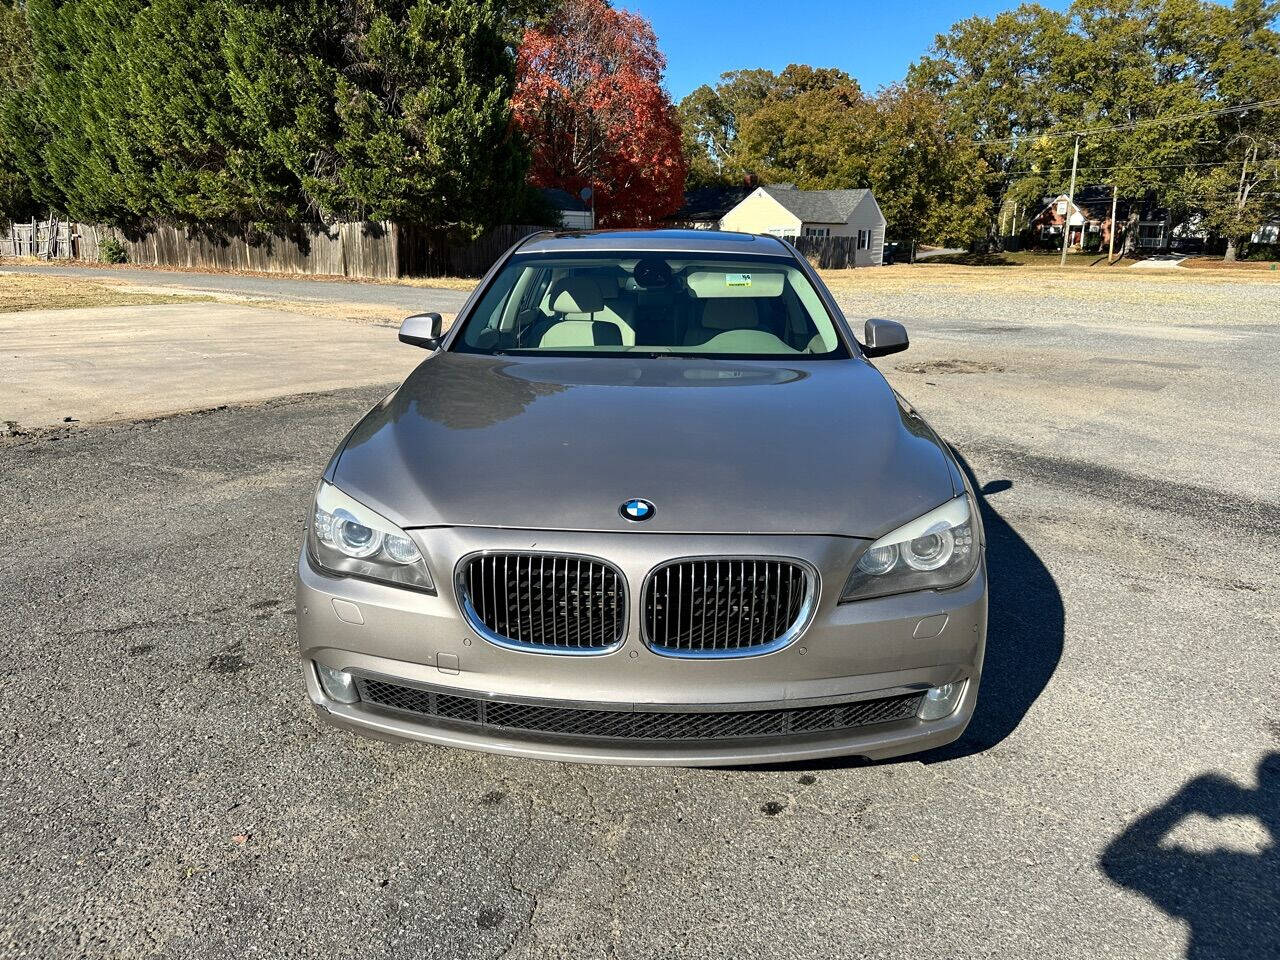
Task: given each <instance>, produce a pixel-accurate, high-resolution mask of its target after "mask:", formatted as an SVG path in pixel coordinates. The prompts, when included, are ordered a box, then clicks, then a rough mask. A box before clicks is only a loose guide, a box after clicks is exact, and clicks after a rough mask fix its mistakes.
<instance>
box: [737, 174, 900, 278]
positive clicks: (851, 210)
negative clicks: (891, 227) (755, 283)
mask: <svg viewBox="0 0 1280 960" xmlns="http://www.w3.org/2000/svg"><path fill="white" fill-rule="evenodd" d="M884 228H885V219H884V214H883V213H881V212H880V204H878V203H876V198H875V196H874V195H873V194H872V193H871V191H870V190H865V189H863V190H797V189H796V188H795V187H794V186H792V185H791V184H789V183H779V184H771V185H769V186H767V187H757V188H756V189H755V190H752V191H751V193H749V194H747V196H746V197H744V198H743V199H742V200H741V201H740V202H739V203H738V204H737V206H735V207H734V208H733V209H732V210H730V211H729V212H728V213H726V214H725V215H724V216H723V217H721V218H720V229H721V230H736V231H739V232H741V233H767V234H772V235H773V236H775V237H786V238H787V239H795V238H797V237H854V238H856V241H857V251H856V263H857V265H858V266H860V267H861V266H871V265H876V264H880V263H883V262H884Z"/></svg>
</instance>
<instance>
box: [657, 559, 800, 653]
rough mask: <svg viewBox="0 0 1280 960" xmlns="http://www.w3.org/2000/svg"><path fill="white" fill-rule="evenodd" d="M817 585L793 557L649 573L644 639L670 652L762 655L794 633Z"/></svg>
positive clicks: (687, 564)
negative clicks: (792, 559)
mask: <svg viewBox="0 0 1280 960" xmlns="http://www.w3.org/2000/svg"><path fill="white" fill-rule="evenodd" d="M813 589H814V583H813V576H812V575H811V574H810V573H809V572H808V570H807V568H805V567H804V566H802V565H801V564H799V563H796V562H794V561H790V560H775V559H768V558H759V559H750V558H733V557H726V558H716V557H713V558H708V559H702V560H679V561H677V562H675V563H669V564H667V565H666V566H663V567H659V568H658V569H657V570H655V571H653V573H652V574H650V576H649V580H648V584H647V585H646V587H645V592H644V610H643V614H644V628H645V637H646V639H647V640H648V642H649V645H650V646H651V647H653V648H654V649H655V650H657V651H658V652H660V653H666V654H670V655H673V656H689V657H705V656H721V657H733V656H743V655H750V654H755V653H764V652H767V651H769V650H773V649H777V648H778V647H781V646H785V645H786V644H787V643H789V642H790V641H791V640H792V639H794V638H795V636H796V633H797V631H798V628H799V627H800V626H802V625H803V621H804V619H805V615H806V613H807V612H808V611H807V602H808V600H809V598H810V596H811V595H812V591H813Z"/></svg>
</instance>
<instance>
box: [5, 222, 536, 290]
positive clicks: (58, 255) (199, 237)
mask: <svg viewBox="0 0 1280 960" xmlns="http://www.w3.org/2000/svg"><path fill="white" fill-rule="evenodd" d="M541 229H543V228H542V227H536V226H529V225H523V224H517V225H506V226H500V227H496V228H495V229H493V230H491V231H489V232H488V233H487V234H485V235H484V236H482V237H480V238H479V239H477V240H474V241H471V242H469V243H458V242H456V241H452V240H450V239H449V237H448V236H447V235H446V234H445V232H444V231H441V230H430V229H426V228H423V227H418V226H412V225H402V224H396V223H387V222H381V223H377V222H366V223H341V224H336V225H334V226H332V227H329V228H325V227H299V228H294V229H291V230H288V231H283V232H281V233H280V234H270V235H264V236H260V237H253V238H246V237H243V236H237V235H234V234H228V233H220V232H214V231H208V230H198V229H195V228H192V227H183V226H173V225H169V224H156V225H153V226H151V227H149V228H147V229H146V230H145V231H144V232H141V233H136V232H129V233H126V232H125V231H122V230H119V229H116V228H114V227H102V226H94V225H92V224H80V223H66V222H61V223H60V222H58V221H57V220H50V221H47V222H45V223H40V222H35V221H33V222H32V223H30V224H13V225H11V227H10V230H9V238H8V241H7V243H5V244H4V245H3V247H0V249H3V250H4V252H5V253H9V254H12V255H13V256H32V257H41V258H44V259H69V260H90V261H92V260H100V259H101V244H102V242H103V241H104V240H105V239H106V238H108V237H112V238H114V239H115V240H117V241H118V242H119V243H120V245H121V246H122V247H123V248H124V251H125V256H126V258H127V259H128V262H129V263H139V264H146V265H150V266H157V267H185V268H188V269H190V268H195V269H204V270H252V271H258V272H262V273H283V274H315V275H322V276H334V277H361V278H367V279H390V278H395V277H405V276H468V277H474V276H480V275H481V274H483V273H484V272H485V271H486V270H488V269H489V267H490V266H492V265H493V264H494V262H495V261H497V259H498V257H500V256H501V255H502V254H503V253H504V252H505V251H506V249H507V248H508V247H510V246H511V245H512V244H513V243H515V242H516V241H517V240H519V239H520V238H521V237H524V236H528V235H529V234H530V233H535V232H537V231H538V230H541ZM50 237H52V238H53V241H52V244H51V243H50Z"/></svg>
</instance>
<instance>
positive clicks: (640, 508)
mask: <svg viewBox="0 0 1280 960" xmlns="http://www.w3.org/2000/svg"><path fill="white" fill-rule="evenodd" d="M657 510H658V508H657V507H655V506H654V505H653V504H652V503H650V502H649V501H648V500H641V499H640V498H638V497H637V498H636V499H634V500H628V501H627V502H626V503H624V504H623V505H622V508H621V509H620V510H619V511H618V512H619V513H621V514H622V516H623V518H624V519H626V520H634V521H635V522H636V523H641V522H642V521H645V520H648V519H649V518H650V517H652V516H653V515H654V514H655V513H657Z"/></svg>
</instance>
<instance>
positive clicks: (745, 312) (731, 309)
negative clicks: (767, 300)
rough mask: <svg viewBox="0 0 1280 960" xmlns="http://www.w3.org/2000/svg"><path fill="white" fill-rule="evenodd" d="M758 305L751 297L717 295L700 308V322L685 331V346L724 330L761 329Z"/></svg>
mask: <svg viewBox="0 0 1280 960" xmlns="http://www.w3.org/2000/svg"><path fill="white" fill-rule="evenodd" d="M761 329H763V328H762V326H761V324H760V312H759V305H758V304H757V302H756V300H755V299H754V298H752V297H717V298H715V299H710V300H707V301H706V303H705V304H704V305H703V308H702V322H701V323H700V324H698V325H696V326H691V327H689V329H688V330H687V331H685V335H684V342H685V345H686V346H697V345H698V344H702V343H706V342H707V341H708V340H710V339H711V338H712V337H714V336H716V335H717V334H721V333H724V332H725V331H726V330H761Z"/></svg>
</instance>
